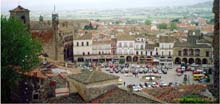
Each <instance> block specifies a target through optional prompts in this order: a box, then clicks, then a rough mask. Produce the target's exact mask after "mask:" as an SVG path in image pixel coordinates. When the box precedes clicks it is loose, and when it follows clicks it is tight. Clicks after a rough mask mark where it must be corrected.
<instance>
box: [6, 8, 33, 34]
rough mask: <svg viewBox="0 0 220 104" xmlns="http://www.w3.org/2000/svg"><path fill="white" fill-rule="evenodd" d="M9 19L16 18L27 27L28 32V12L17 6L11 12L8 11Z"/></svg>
mask: <svg viewBox="0 0 220 104" xmlns="http://www.w3.org/2000/svg"><path fill="white" fill-rule="evenodd" d="M9 12H10V18H12V17H13V18H16V19H18V20H20V21H21V22H22V23H24V24H25V25H27V27H28V30H30V16H29V12H30V11H29V10H28V9H25V8H23V7H22V6H20V5H18V6H17V7H16V8H14V9H13V10H10V11H9Z"/></svg>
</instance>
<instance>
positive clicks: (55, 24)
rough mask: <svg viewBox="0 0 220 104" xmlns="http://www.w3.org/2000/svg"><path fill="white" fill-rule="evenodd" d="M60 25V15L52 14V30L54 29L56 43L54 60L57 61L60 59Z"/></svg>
mask: <svg viewBox="0 0 220 104" xmlns="http://www.w3.org/2000/svg"><path fill="white" fill-rule="evenodd" d="M58 24H59V20H58V14H57V13H53V14H52V28H53V42H54V49H55V50H54V52H55V55H54V59H55V60H57V59H58V39H57V38H58V37H57V35H58Z"/></svg>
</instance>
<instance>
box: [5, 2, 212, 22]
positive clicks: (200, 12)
mask: <svg viewBox="0 0 220 104" xmlns="http://www.w3.org/2000/svg"><path fill="white" fill-rule="evenodd" d="M212 7H213V1H207V2H202V3H197V4H194V5H188V6H176V7H160V8H158V7H151V8H150V7H141V8H127V9H108V10H95V9H92V10H90V9H79V10H59V11H57V12H58V13H59V18H60V19H135V20H137V19H138V20H146V19H150V20H153V19H167V18H169V19H175V18H183V17H191V16H193V15H195V14H196V15H197V16H198V17H204V18H207V19H211V18H213V13H212ZM51 13H52V12H51V11H42V10H37V11H36V10H35V11H34V10H32V11H31V19H32V20H38V19H39V16H40V15H42V16H43V17H44V19H45V20H51ZM3 14H4V15H7V16H8V15H9V12H7V13H6V14H5V13H3Z"/></svg>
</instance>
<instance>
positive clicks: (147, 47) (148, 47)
mask: <svg viewBox="0 0 220 104" xmlns="http://www.w3.org/2000/svg"><path fill="white" fill-rule="evenodd" d="M155 47H159V43H155V44H146V45H145V48H146V49H154V48H155Z"/></svg>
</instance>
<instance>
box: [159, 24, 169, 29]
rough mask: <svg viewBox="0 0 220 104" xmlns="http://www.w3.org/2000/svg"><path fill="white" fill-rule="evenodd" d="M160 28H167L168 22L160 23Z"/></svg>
mask: <svg viewBox="0 0 220 104" xmlns="http://www.w3.org/2000/svg"><path fill="white" fill-rule="evenodd" d="M158 28H159V29H167V24H166V23H161V24H159V25H158Z"/></svg>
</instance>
